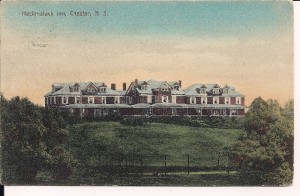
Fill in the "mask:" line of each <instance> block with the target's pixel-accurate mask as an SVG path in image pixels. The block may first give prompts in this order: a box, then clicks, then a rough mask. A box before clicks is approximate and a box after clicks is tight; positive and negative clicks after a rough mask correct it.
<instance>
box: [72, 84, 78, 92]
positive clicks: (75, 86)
mask: <svg viewBox="0 0 300 196" xmlns="http://www.w3.org/2000/svg"><path fill="white" fill-rule="evenodd" d="M73 91H74V92H79V85H78V84H75V85H74V86H73Z"/></svg>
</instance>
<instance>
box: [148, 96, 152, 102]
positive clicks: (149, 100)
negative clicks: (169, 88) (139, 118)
mask: <svg viewBox="0 0 300 196" xmlns="http://www.w3.org/2000/svg"><path fill="white" fill-rule="evenodd" d="M147 103H152V96H151V95H148V97H147Z"/></svg>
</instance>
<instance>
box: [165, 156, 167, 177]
mask: <svg viewBox="0 0 300 196" xmlns="http://www.w3.org/2000/svg"><path fill="white" fill-rule="evenodd" d="M166 175H167V155H165V176H166Z"/></svg>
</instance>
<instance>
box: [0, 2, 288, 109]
mask: <svg viewBox="0 0 300 196" xmlns="http://www.w3.org/2000/svg"><path fill="white" fill-rule="evenodd" d="M72 10H73V11H89V12H94V11H100V12H102V11H104V10H106V11H107V13H108V16H107V17H104V16H98V17H71V16H67V17H66V18H62V17H55V16H54V17H42V16H39V17H38V16H37V17H33V16H32V17H26V16H22V14H21V13H22V11H53V12H56V11H64V12H66V13H67V14H68V13H69V12H70V11H72ZM135 78H138V79H140V80H143V79H145V80H148V79H157V80H167V81H174V80H178V79H180V80H182V81H183V86H184V87H187V86H189V85H191V84H194V83H219V84H230V85H234V86H236V87H237V89H238V90H239V91H240V92H241V93H243V94H244V95H246V105H250V104H251V102H252V101H253V99H254V98H255V97H257V96H262V97H263V98H265V99H268V98H272V99H277V100H278V101H279V103H280V104H282V105H283V104H284V103H285V102H286V101H288V100H289V99H291V98H293V7H292V4H291V3H290V2H238V1H236V2H164V3H161V2H152V3H147V2H131V3H129V2H121V3H120V2H118V3H116V2H115V3H113V2H93V3H91V2H86V3H84V2H75V3H74V2H64V3H62V2H61V3H57V2H56V3H49V2H44V3H41V2H40V3H37V2H25V3H24V2H23V3H20V2H4V3H2V19H1V92H3V93H4V96H6V97H7V98H10V97H12V96H16V95H19V96H27V97H29V98H30V99H31V100H32V101H33V102H35V103H38V104H40V105H43V104H44V97H43V96H44V94H46V93H47V92H48V91H50V89H51V84H52V83H53V82H75V81H82V82H83V81H86V82H88V81H104V82H106V84H107V85H109V86H110V83H116V84H117V88H118V89H120V88H121V85H122V82H127V86H128V85H129V82H131V81H133V80H134V79H135Z"/></svg>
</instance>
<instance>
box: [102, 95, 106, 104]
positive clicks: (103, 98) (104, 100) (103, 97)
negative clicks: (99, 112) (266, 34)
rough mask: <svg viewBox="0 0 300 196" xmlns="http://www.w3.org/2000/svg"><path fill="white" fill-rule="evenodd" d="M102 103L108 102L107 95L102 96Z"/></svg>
mask: <svg viewBox="0 0 300 196" xmlns="http://www.w3.org/2000/svg"><path fill="white" fill-rule="evenodd" d="M101 104H106V97H105V96H102V97H101Z"/></svg>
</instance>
